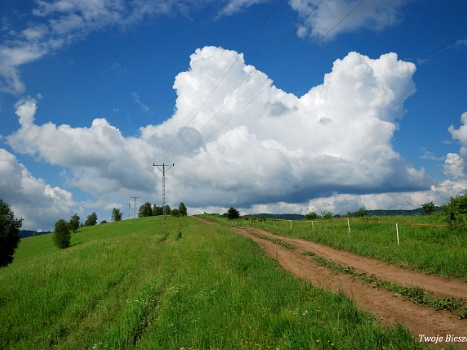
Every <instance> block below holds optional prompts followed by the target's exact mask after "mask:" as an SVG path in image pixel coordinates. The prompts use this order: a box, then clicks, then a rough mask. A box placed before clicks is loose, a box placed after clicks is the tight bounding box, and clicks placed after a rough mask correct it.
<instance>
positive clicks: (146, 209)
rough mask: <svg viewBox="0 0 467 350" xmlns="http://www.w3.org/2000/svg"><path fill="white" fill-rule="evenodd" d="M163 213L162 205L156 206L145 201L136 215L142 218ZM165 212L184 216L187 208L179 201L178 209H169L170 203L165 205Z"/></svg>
mask: <svg viewBox="0 0 467 350" xmlns="http://www.w3.org/2000/svg"><path fill="white" fill-rule="evenodd" d="M163 214H164V207H162V206H161V207H158V206H157V205H156V204H153V205H151V203H149V202H146V203H144V204H142V205H141V206H140V207H139V210H138V217H139V218H143V217H147V216H158V215H163ZM165 214H166V215H172V216H186V215H188V213H187V208H186V206H185V204H184V203H183V202H180V204H179V205H178V209H171V208H170V205H165Z"/></svg>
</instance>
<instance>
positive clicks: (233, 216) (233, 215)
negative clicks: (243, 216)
mask: <svg viewBox="0 0 467 350" xmlns="http://www.w3.org/2000/svg"><path fill="white" fill-rule="evenodd" d="M239 217H240V213H239V212H238V210H237V209H235V208H234V207H230V209H229V210H228V211H227V218H228V219H229V220H233V219H238V218H239Z"/></svg>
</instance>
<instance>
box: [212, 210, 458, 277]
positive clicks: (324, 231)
mask: <svg viewBox="0 0 467 350" xmlns="http://www.w3.org/2000/svg"><path fill="white" fill-rule="evenodd" d="M208 218H210V219H211V220H214V221H217V222H219V223H221V224H224V225H235V224H236V225H249V226H251V227H256V228H261V229H265V230H268V231H270V232H274V233H277V234H281V235H284V236H289V237H297V238H303V239H306V240H310V241H314V242H318V243H322V244H326V245H329V246H331V247H334V248H337V249H341V250H346V251H350V252H353V253H356V254H359V255H362V256H367V257H372V258H376V259H380V260H383V261H386V262H388V263H392V264H396V265H398V266H401V267H404V268H408V269H415V270H418V271H421V272H423V273H427V274H436V275H440V276H445V277H450V278H459V279H461V280H463V281H466V282H467V249H466V247H467V232H465V231H459V230H452V229H451V228H449V227H447V226H421V225H423V224H437V223H438V224H439V223H441V224H442V222H441V219H440V218H439V217H436V216H422V217H397V216H389V217H371V218H369V220H361V219H351V220H350V232H349V230H348V223H347V219H332V220H322V219H318V220H314V221H313V222H311V221H309V222H307V221H292V228H290V222H289V221H285V220H284V221H275V220H272V219H268V220H266V221H264V222H262V221H256V222H254V223H253V222H252V221H251V220H249V221H242V220H239V221H237V222H236V223H234V222H228V221H227V220H225V219H221V218H219V217H216V216H210V217H208ZM396 223H398V230H399V240H400V244H399V245H398V244H397V238H396Z"/></svg>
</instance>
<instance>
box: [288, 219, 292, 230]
mask: <svg viewBox="0 0 467 350" xmlns="http://www.w3.org/2000/svg"><path fill="white" fill-rule="evenodd" d="M289 221H290V229H292V220H289Z"/></svg>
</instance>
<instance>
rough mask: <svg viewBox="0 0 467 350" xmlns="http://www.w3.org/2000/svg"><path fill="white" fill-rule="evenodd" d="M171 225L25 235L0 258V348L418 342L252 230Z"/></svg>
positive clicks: (184, 221) (398, 345)
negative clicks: (61, 237)
mask: <svg viewBox="0 0 467 350" xmlns="http://www.w3.org/2000/svg"><path fill="white" fill-rule="evenodd" d="M167 228H168V232H167V233H164V234H163V233H162V218H161V217H160V216H159V217H144V218H139V219H137V220H126V221H117V222H112V223H107V224H106V225H97V226H86V227H81V228H79V229H78V231H77V232H76V233H72V235H71V244H70V247H69V248H68V249H61V250H58V249H57V248H56V247H54V245H53V240H52V239H51V238H50V235H41V236H35V237H29V238H25V239H23V240H22V241H21V243H20V245H19V247H18V250H17V253H16V254H15V260H14V262H13V263H12V264H11V265H10V266H8V267H7V268H3V269H0V301H1V305H2V307H1V308H0V319H1V320H2V327H1V328H0V348H5V349H9V348H12V349H35V348H52V347H57V348H60V349H77V348H87V349H91V348H92V349H105V348H107V349H131V348H136V347H140V348H143V349H149V348H151V349H181V348H185V349H209V348H214V349H276V348H280V349H300V348H303V349H334V348H339V349H383V348H384V349H422V348H425V346H424V344H421V343H419V342H418V340H417V339H415V338H413V337H412V336H411V335H410V334H409V332H408V331H407V330H406V329H405V328H404V327H402V326H397V327H393V328H385V327H383V326H382V325H380V324H379V323H378V322H377V321H375V319H374V317H373V316H372V315H370V314H368V313H364V312H362V311H360V310H358V308H357V307H356V306H355V305H354V303H353V302H352V301H351V300H349V299H348V298H347V297H345V296H344V295H343V294H339V293H337V294H335V293H332V292H329V291H325V290H322V289H318V288H314V287H313V285H312V284H311V283H310V282H306V281H301V280H298V279H296V278H294V277H293V276H292V275H291V274H290V273H288V272H286V271H284V270H282V269H280V268H278V267H277V266H276V264H275V262H274V261H273V260H272V259H270V258H268V257H267V256H266V255H265V254H264V253H263V252H262V251H261V249H260V248H259V247H258V246H257V245H256V244H255V243H254V242H252V241H251V240H249V239H248V238H245V237H242V236H240V235H237V234H235V233H233V232H230V231H229V230H227V229H225V228H223V227H219V226H208V225H205V224H203V223H201V222H198V221H196V220H194V219H192V218H187V217H180V218H176V217H168V218H167ZM182 231H183V236H182V235H181V232H182Z"/></svg>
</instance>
